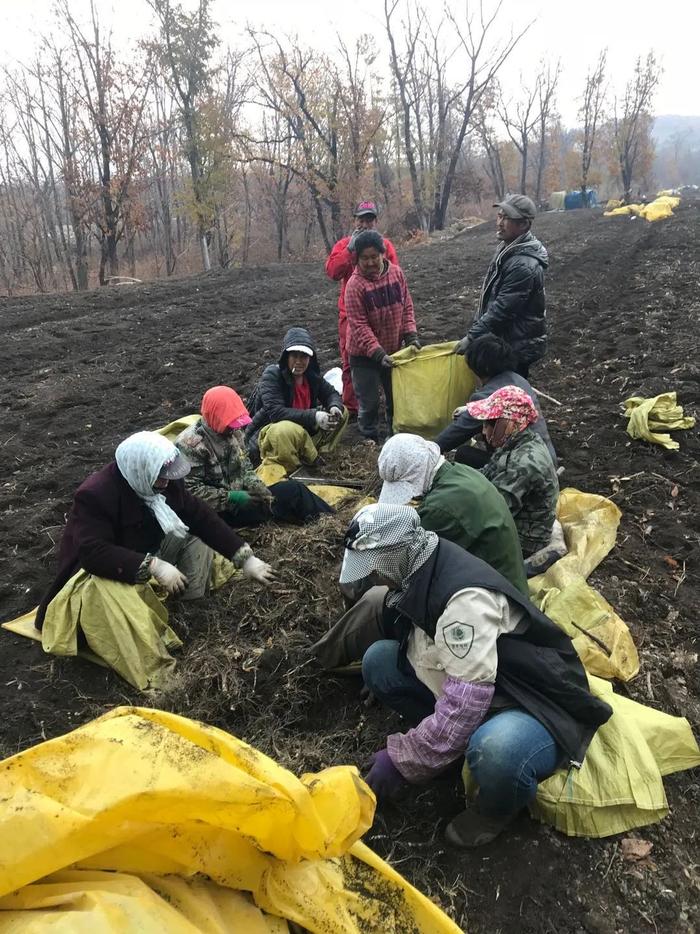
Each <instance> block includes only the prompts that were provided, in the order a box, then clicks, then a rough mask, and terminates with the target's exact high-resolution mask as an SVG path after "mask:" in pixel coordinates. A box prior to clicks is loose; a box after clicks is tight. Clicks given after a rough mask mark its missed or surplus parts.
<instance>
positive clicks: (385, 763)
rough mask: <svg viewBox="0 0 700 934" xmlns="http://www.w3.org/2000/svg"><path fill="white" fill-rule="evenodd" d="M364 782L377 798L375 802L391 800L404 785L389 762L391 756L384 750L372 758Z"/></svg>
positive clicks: (397, 772)
mask: <svg viewBox="0 0 700 934" xmlns="http://www.w3.org/2000/svg"><path fill="white" fill-rule="evenodd" d="M365 781H366V782H367V784H368V785H369V787H370V788H371V789H372V791H373V792H374V793H375V795H376V796H377V801H385V800H386V799H387V798H393V796H394V795H395V794H396V792H397V791H398V790H399V789H400V788H401V787H402V786H403V785H405V783H406V779H405V778H404V777H403V775H402V774H401V772H399V770H398V769H397V768H396V766H395V765H394V763H393V762H392V761H391V756H390V755H389V753H388V752H387V750H386V749H380V750H379V752H375V754H374V755H373V756H372V761H371V762H370V769H369V772H368V773H367V774H366V775H365Z"/></svg>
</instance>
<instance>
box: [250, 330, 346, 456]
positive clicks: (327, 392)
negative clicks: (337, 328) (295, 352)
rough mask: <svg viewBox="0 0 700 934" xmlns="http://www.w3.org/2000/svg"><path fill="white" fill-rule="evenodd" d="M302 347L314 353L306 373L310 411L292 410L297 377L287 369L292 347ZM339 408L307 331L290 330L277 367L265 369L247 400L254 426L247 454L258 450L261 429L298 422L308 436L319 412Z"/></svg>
mask: <svg viewBox="0 0 700 934" xmlns="http://www.w3.org/2000/svg"><path fill="white" fill-rule="evenodd" d="M299 344H302V345H304V346H306V347H309V348H310V349H311V350H313V355H312V357H311V359H310V360H309V365H308V367H307V369H306V373H305V376H306V379H307V382H308V384H309V388H310V390H311V408H310V409H293V408H292V400H293V398H294V377H293V376H292V374H291V373H290V372H289V367H288V366H287V354H288V350H289V348H290V347H294V346H296V345H299ZM334 405H335V406H337V407H338V408H339V409H340V410H341V411H342V409H343V400H342V399H341V397H340V393H338V392H336V391H335V389H334V388H333V387H332V386H331V384H330V383H329V382H327V381H326V380H325V379H324V378H323V376H322V375H321V368H320V366H319V364H318V357H317V355H316V344H315V343H314V341H313V339H312V337H311V335H310V334H309V332H308V331H307V330H306V328H290V329H289V330H288V331H287V333H286V334H285V336H284V341H283V342H282V352H281V353H280V358H279V362H278V363H272V364H270V366H268V367H266V368H265V370H264V372H263V375H262V376H261V377H260V382H259V383H258V385H257V386H256V387H255V389H254V390H253V393H252V395H251V397H250V399H249V400H248V411H249V412H250V414H251V416H252V419H253V420H252V422H251V423H250V425H248V427H247V428H246V432H245V440H246V444H247V445H248V450H250V449H251V448H254V447H255V444H256V441H257V437H258V434H259V432H260V429H261V428H264V427H265V425H269V424H270V423H271V422H284V421H289V422H295V423H296V424H297V425H301V427H302V428H305V429H306V431H308V432H309V434H314V433H315V432H316V430H317V429H316V410H317V408H319V407H320V408H323V409H325V410H328V409H330V408H331V407H332V406H334Z"/></svg>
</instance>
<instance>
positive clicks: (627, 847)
mask: <svg viewBox="0 0 700 934" xmlns="http://www.w3.org/2000/svg"><path fill="white" fill-rule="evenodd" d="M620 849H621V850H622V858H623V859H624V860H625V861H626V862H628V863H645V864H646V865H649V864H650V863H651V860H649V855H650V854H651V851H652V850H653V849H654V844H653V843H650V841H649V840H643V839H642V838H641V837H624V838H623V839H622V840H621V841H620Z"/></svg>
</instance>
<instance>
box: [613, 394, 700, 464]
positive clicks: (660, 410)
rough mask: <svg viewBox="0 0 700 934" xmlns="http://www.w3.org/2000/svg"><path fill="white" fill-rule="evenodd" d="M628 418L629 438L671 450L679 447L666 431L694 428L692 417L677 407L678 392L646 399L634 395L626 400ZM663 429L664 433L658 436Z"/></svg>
mask: <svg viewBox="0 0 700 934" xmlns="http://www.w3.org/2000/svg"><path fill="white" fill-rule="evenodd" d="M623 405H624V407H625V417H626V418H629V423H628V425H627V434H628V435H629V436H630V438H639V439H640V440H642V441H650V442H651V443H652V444H660V445H661V446H662V447H664V448H666V449H667V450H669V451H677V450H678V449H679V447H680V445H679V443H678V442H677V441H674V440H673V439H672V438H671V436H670V435H669V434H666V433H665V432H663V429H666V430H667V431H672V430H674V429H678V428H692V427H693V426H694V425H695V419H694V418H693V417H692V416H691V415H683V406H682V405H678V402H677V401H676V394H675V392H662V393H661V394H660V395H658V396H654V397H653V398H650V399H645V398H643V396H632V398H630V399H625V401H624V403H623ZM658 429H661V431H662V433H659V431H658Z"/></svg>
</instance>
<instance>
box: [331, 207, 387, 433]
mask: <svg viewBox="0 0 700 934" xmlns="http://www.w3.org/2000/svg"><path fill="white" fill-rule="evenodd" d="M353 216H354V218H355V229H354V230H353V232H352V233H351V234H350V236H349V237H343V238H342V239H341V240H338V242H337V243H336V244H335V246H334V247H333V249H332V250H331V252H330V253H329V255H328V259H327V260H326V275H327V276H328V278H329V279H334V280H335V281H336V282H340V295H339V296H338V343H339V347H340V360H341V364H342V368H343V404H344V405H345V408H346V409H347V410H348V412H350V413H353V414H355V415H356V414H357V408H358V406H357V399H356V397H355V391H354V389H353V388H352V377H351V375H350V355H349V353H348V348H347V332H348V319H347V315H346V313H345V286H346V285H347V284H348V279H349V278H350V276H351V275H352V274H353V272H354V270H355V266H356V265H357V254H356V252H355V241H356V239H357V237H358V235H359V234H361V233H362V231H363V230H376V227H377V205H376V204H375V203H374V201H361V202H360V203H359V204H358V205H357V208H356V209H355V213H354V215H353ZM383 239H384V246H385V247H386V258H387V259H388V260H389V262H390V263H393V264H394V265H395V266H398V265H399V260H398V257H397V255H396V250H395V249H394V244H393V243H392V242H391V240H387V239H386V237H384V238H383Z"/></svg>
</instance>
